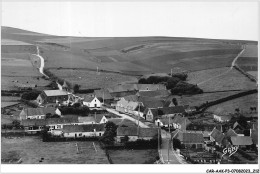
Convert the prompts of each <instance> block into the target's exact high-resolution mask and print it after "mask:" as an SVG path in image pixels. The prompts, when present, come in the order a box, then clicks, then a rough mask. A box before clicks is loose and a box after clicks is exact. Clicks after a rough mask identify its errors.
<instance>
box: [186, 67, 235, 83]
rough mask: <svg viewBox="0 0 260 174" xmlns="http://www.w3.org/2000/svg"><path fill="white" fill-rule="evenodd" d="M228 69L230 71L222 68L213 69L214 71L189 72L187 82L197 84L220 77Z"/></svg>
mask: <svg viewBox="0 0 260 174" xmlns="http://www.w3.org/2000/svg"><path fill="white" fill-rule="evenodd" d="M229 69H230V68H229V67H224V68H214V69H206V70H201V71H194V72H190V73H188V78H187V81H188V82H189V83H192V84H198V83H200V82H203V81H206V80H208V79H210V78H212V77H215V76H218V75H221V74H222V73H223V72H226V71H228V70H229Z"/></svg>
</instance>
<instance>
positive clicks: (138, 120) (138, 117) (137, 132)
mask: <svg viewBox="0 0 260 174" xmlns="http://www.w3.org/2000/svg"><path fill="white" fill-rule="evenodd" d="M138 106H139V109H138V127H137V137H138V138H139V119H140V102H139V101H138Z"/></svg>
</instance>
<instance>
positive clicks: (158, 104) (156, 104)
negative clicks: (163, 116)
mask: <svg viewBox="0 0 260 174" xmlns="http://www.w3.org/2000/svg"><path fill="white" fill-rule="evenodd" d="M142 103H143V105H144V107H146V108H162V107H163V106H164V102H163V101H162V100H144V101H143V102H142Z"/></svg>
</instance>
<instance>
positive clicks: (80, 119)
mask: <svg viewBox="0 0 260 174" xmlns="http://www.w3.org/2000/svg"><path fill="white" fill-rule="evenodd" d="M78 121H79V123H84V122H96V120H95V118H94V117H78Z"/></svg>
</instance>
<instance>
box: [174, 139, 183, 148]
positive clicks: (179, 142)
mask: <svg viewBox="0 0 260 174" xmlns="http://www.w3.org/2000/svg"><path fill="white" fill-rule="evenodd" d="M172 146H173V148H174V149H182V146H181V141H180V140H179V139H177V138H173V139H172Z"/></svg>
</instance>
